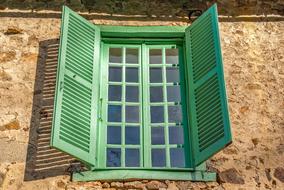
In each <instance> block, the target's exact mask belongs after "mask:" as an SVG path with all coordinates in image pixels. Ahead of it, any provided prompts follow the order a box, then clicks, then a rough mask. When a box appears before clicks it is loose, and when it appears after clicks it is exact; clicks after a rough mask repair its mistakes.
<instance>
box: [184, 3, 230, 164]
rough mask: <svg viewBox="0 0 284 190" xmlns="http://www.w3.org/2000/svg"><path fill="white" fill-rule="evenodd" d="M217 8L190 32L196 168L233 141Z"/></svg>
mask: <svg viewBox="0 0 284 190" xmlns="http://www.w3.org/2000/svg"><path fill="white" fill-rule="evenodd" d="M218 30H219V29H218V14H217V6H216V4H215V5H213V6H212V7H211V8H210V9H209V10H207V11H206V12H205V13H203V14H202V15H201V16H200V17H199V18H198V19H197V20H195V21H194V22H193V23H192V25H191V26H189V27H188V28H187V29H186V32H185V38H186V55H187V57H186V60H187V61H186V62H187V65H186V67H187V79H188V81H187V84H188V86H187V92H188V103H189V105H188V109H189V115H190V117H189V124H190V132H191V136H190V139H191V147H192V150H193V162H192V167H195V166H197V165H198V164H200V163H202V162H203V161H205V160H206V159H208V158H209V157H211V156H213V155H214V154H215V153H217V152H218V151H220V150H221V149H223V148H224V147H225V146H226V145H228V144H229V143H230V142H231V141H232V139H231V138H232V137H231V130H230V121H229V113H228V106H227V98H226V91H225V82H224V73H223V64H222V55H221V45H220V39H219V31H218Z"/></svg>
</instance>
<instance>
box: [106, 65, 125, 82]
mask: <svg viewBox="0 0 284 190" xmlns="http://www.w3.org/2000/svg"><path fill="white" fill-rule="evenodd" d="M121 76H122V69H121V67H109V73H108V80H109V81H114V82H121Z"/></svg>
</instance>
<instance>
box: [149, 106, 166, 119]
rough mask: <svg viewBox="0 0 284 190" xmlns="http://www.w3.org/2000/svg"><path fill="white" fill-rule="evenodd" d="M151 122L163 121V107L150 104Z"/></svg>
mask: <svg viewBox="0 0 284 190" xmlns="http://www.w3.org/2000/svg"><path fill="white" fill-rule="evenodd" d="M150 112H151V123H163V122H164V107H163V106H151V110H150Z"/></svg>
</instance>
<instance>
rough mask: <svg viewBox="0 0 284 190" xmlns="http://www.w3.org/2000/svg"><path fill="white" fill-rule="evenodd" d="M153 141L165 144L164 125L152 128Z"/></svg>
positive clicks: (153, 142)
mask: <svg viewBox="0 0 284 190" xmlns="http://www.w3.org/2000/svg"><path fill="white" fill-rule="evenodd" d="M151 142H152V144H153V145H155V144H165V133H164V127H152V128H151Z"/></svg>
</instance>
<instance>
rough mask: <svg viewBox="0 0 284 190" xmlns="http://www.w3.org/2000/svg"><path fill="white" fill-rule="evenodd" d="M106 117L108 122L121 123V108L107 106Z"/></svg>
mask: <svg viewBox="0 0 284 190" xmlns="http://www.w3.org/2000/svg"><path fill="white" fill-rule="evenodd" d="M107 117H108V121H109V122H121V106H120V105H109V106H108V114H107Z"/></svg>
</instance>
